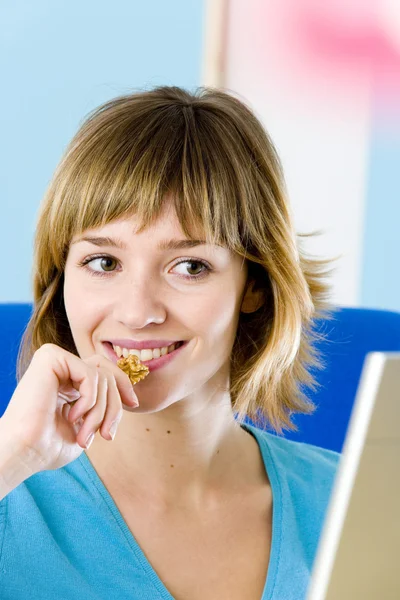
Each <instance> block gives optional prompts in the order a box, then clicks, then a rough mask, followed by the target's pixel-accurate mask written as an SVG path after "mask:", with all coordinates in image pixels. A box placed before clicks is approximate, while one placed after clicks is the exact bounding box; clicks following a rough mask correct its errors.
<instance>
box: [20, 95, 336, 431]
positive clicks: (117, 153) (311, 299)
mask: <svg viewBox="0 0 400 600" xmlns="http://www.w3.org/2000/svg"><path fill="white" fill-rule="evenodd" d="M170 192H172V193H173V203H174V206H175V210H176V214H177V216H178V218H179V222H180V224H181V227H182V230H183V232H184V233H185V235H186V236H187V237H189V238H191V237H192V228H193V226H199V225H201V226H202V228H203V231H204V235H205V239H206V241H207V243H209V244H215V243H220V244H222V245H224V246H226V247H227V248H229V249H230V250H232V251H233V252H236V253H238V254H239V255H240V256H242V257H243V259H244V260H247V261H248V282H249V281H254V282H255V287H254V290H262V291H263V294H264V296H263V297H264V301H263V304H262V306H261V307H260V308H258V310H256V311H255V312H252V313H240V318H239V323H238V329H237V335H236V339H235V342H234V346H233V349H232V354H231V368H230V389H229V391H230V394H231V401H232V408H233V410H234V411H235V412H236V413H237V419H238V420H239V422H242V421H243V419H244V418H245V417H248V418H250V419H251V420H252V421H253V422H254V423H255V424H256V425H258V426H263V422H265V418H266V419H267V421H268V422H269V425H270V426H271V427H272V428H273V429H274V430H275V431H276V432H277V433H282V428H287V429H289V430H296V427H295V425H294V424H293V423H292V422H291V419H290V416H291V414H292V413H312V412H313V411H314V409H315V406H314V405H313V403H312V402H311V401H310V400H309V399H308V398H307V396H306V394H305V393H304V391H303V389H302V387H303V386H308V387H309V388H310V389H313V390H314V389H315V388H316V386H317V383H316V381H315V379H314V377H313V375H312V374H311V372H310V369H311V368H321V367H322V366H323V363H322V360H321V356H320V355H319V353H318V352H317V350H316V348H315V347H314V342H315V341H316V340H317V339H320V338H321V334H319V333H317V331H316V329H315V327H314V325H315V320H316V319H319V318H330V312H329V311H330V310H332V307H329V305H328V303H327V298H328V289H329V288H328V286H327V285H326V283H324V281H323V278H324V277H325V276H326V275H329V274H330V273H331V271H324V269H325V267H326V265H328V264H329V263H330V262H331V259H329V260H315V259H311V258H310V257H306V256H305V255H304V253H303V252H302V251H301V248H300V244H299V243H298V242H296V234H295V232H294V228H293V223H292V217H291V214H290V209H289V206H288V200H287V194H286V190H285V184H284V176H283V172H282V166H281V163H280V160H279V157H278V155H277V152H276V149H275V148H274V145H273V143H272V141H271V139H270V137H269V135H268V133H267V132H266V131H265V130H264V129H263V127H262V125H261V123H260V122H259V120H258V119H257V118H256V116H255V115H254V114H253V112H252V111H251V110H250V109H249V108H248V107H247V106H246V105H245V104H244V103H243V102H242V101H240V100H239V99H237V98H236V97H234V96H233V94H232V93H226V92H223V91H220V90H217V89H211V88H204V87H202V88H198V89H197V90H196V91H195V92H194V93H189V92H188V91H186V90H183V89H181V88H178V87H167V86H162V87H158V88H155V89H153V90H150V91H141V92H139V93H132V94H127V95H124V96H120V97H117V98H115V99H112V100H111V101H108V102H106V103H105V104H103V105H101V106H100V107H98V108H97V109H95V110H94V111H92V112H91V113H90V114H89V116H88V117H87V118H86V120H85V121H84V122H83V124H82V126H81V127H80V129H79V130H78V132H77V133H76V135H75V136H74V138H73V139H72V141H71V142H70V144H69V145H68V147H67V149H66V151H65V153H64V156H63V157H62V159H61V161H60V163H59V165H58V167H57V169H56V171H55V173H54V176H53V178H52V180H51V182H50V184H49V187H48V189H47V191H46V194H45V197H44V199H43V201H42V204H41V207H40V211H39V216H38V222H37V228H36V233H35V239H34V262H33V294H34V306H33V312H32V316H31V318H30V321H29V323H28V325H27V328H26V330H25V333H24V335H23V338H22V341H21V346H20V351H19V355H18V366H17V378H18V381H19V380H20V378H21V377H22V376H23V374H24V372H25V371H26V369H27V368H28V366H29V363H30V361H31V359H32V356H33V354H34V352H35V351H36V350H37V349H38V348H39V347H40V346H41V345H42V344H44V343H46V342H50V343H54V344H57V345H59V346H61V347H62V348H65V349H66V350H68V351H69V352H72V353H74V354H75V355H77V356H78V352H77V349H76V347H75V344H74V341H73V337H72V334H71V330H70V327H69V323H68V319H67V316H66V312H65V307H64V300H63V277H64V267H65V262H66V258H67V254H68V249H69V245H70V243H71V240H72V238H73V236H74V235H76V234H81V233H82V232H83V231H85V230H86V229H91V228H97V227H103V226H104V225H106V224H107V223H110V222H112V221H114V220H116V219H120V218H122V217H130V216H133V215H135V216H136V217H137V218H138V219H139V221H138V222H139V223H140V228H139V230H138V233H140V232H141V231H143V230H144V229H145V228H146V227H147V226H148V225H150V224H152V223H153V222H154V221H155V220H156V219H157V217H158V215H159V214H160V212H161V210H162V208H163V201H164V199H165V196H166V195H167V194H169V193H170ZM310 235H315V234H310Z"/></svg>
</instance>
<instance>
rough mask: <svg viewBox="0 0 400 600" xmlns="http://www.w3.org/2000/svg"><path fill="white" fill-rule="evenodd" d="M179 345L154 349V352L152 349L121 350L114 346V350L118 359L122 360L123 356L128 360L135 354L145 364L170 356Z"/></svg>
mask: <svg viewBox="0 0 400 600" xmlns="http://www.w3.org/2000/svg"><path fill="white" fill-rule="evenodd" d="M177 345H178V344H171V345H170V346H164V347H163V348H154V349H153V350H151V349H150V348H146V349H145V350H134V349H132V350H128V349H127V348H121V347H120V346H114V345H113V348H114V352H115V354H116V355H117V356H118V358H121V356H123V357H124V358H128V356H129V355H130V354H134V355H135V356H137V357H138V359H139V360H140V361H142V362H143V361H146V360H152V359H153V358H160V356H165V355H166V354H169V353H170V352H172V351H173V350H175V348H176V346H177Z"/></svg>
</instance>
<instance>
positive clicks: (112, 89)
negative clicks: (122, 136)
mask: <svg viewBox="0 0 400 600" xmlns="http://www.w3.org/2000/svg"><path fill="white" fill-rule="evenodd" d="M204 16H205V15H204V2H203V0H143V1H142V2H139V1H138V0H114V1H113V2H112V3H111V2H101V1H100V0H98V1H94V0H85V1H84V2H78V1H77V0H69V1H68V2H63V1H61V0H58V1H57V2H54V0H47V1H45V0H35V1H32V0H13V2H6V3H2V4H0V31H1V35H0V72H1V79H2V95H1V101H0V102H1V111H0V113H1V123H0V125H1V142H0V164H1V168H0V190H1V196H0V203H1V212H2V219H1V220H0V254H1V256H2V257H3V261H2V263H3V264H2V274H1V284H0V302H31V301H32V294H31V268H32V247H33V246H32V244H33V233H34V229H35V222H36V216H37V211H38V207H39V204H40V201H41V199H42V197H43V194H44V192H45V190H46V187H47V185H48V183H49V181H50V179H51V176H52V174H53V171H54V169H55V168H56V166H57V163H58V161H59V159H60V158H61V155H62V152H63V150H64V148H65V146H66V145H67V144H68V142H69V140H70V139H71V138H72V136H73V135H74V133H75V132H76V130H77V128H78V127H79V124H80V123H81V122H82V120H83V119H84V117H85V115H86V114H87V113H88V112H89V111H90V110H92V109H93V108H95V107H96V106H98V105H99V104H101V103H102V102H105V101H106V100H108V99H110V98H113V97H115V96H118V95H121V94H125V93H129V92H130V91H134V90H135V89H136V88H150V87H153V86H155V85H164V84H167V85H179V86H183V87H186V88H189V89H192V88H194V87H196V86H198V85H200V83H201V82H200V76H201V59H202V51H203V48H202V44H203V29H204Z"/></svg>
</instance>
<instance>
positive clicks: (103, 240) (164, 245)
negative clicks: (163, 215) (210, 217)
mask: <svg viewBox="0 0 400 600" xmlns="http://www.w3.org/2000/svg"><path fill="white" fill-rule="evenodd" d="M78 242H89V243H90V244H94V245H95V246H111V247H112V248H119V249H120V250H127V246H126V244H125V243H124V242H123V241H122V240H119V239H118V238H117V239H113V238H111V237H102V236H89V235H85V236H83V237H80V238H79V239H77V240H75V241H74V242H72V244H77V243H78ZM72 244H71V245H72ZM206 244H207V242H205V241H204V240H162V241H161V242H160V243H159V245H158V249H159V250H163V251H165V250H181V249H183V248H194V247H195V246H203V245H206ZM217 245H219V244H217Z"/></svg>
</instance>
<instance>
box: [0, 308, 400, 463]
mask: <svg viewBox="0 0 400 600" xmlns="http://www.w3.org/2000/svg"><path fill="white" fill-rule="evenodd" d="M31 313H32V304H0V327H1V331H2V334H3V335H2V338H3V344H2V345H1V347H0V417H1V416H2V415H3V413H4V411H5V410H6V407H7V404H8V402H9V401H10V398H11V396H12V395H13V393H14V390H15V387H16V385H17V382H16V361H17V354H18V349H19V345H20V341H21V337H22V334H23V332H24V330H25V327H26V325H27V323H28V321H29V318H30V315H31ZM317 329H318V330H319V331H321V332H323V333H324V334H325V335H326V340H324V341H323V342H319V343H317V348H318V349H319V350H320V351H321V352H322V354H323V359H324V362H325V364H326V367H325V369H324V370H321V371H319V370H317V371H315V372H314V375H315V377H316V379H317V381H318V383H319V384H320V387H319V389H318V390H317V391H315V392H311V391H309V390H307V395H308V397H309V398H310V399H311V400H312V401H313V402H314V404H316V406H317V410H316V411H315V412H314V414H313V415H295V416H294V417H293V422H294V423H295V424H296V426H297V427H298V431H297V432H285V437H286V438H287V439H292V440H295V441H300V442H307V443H309V444H315V445H317V446H321V447H323V448H328V449H331V450H336V451H337V452H340V451H341V450H342V447H343V442H344V438H345V435H346V430H347V425H348V422H349V418H350V414H351V410H352V407H353V403H354V399H355V395H356V391H357V386H358V383H359V380H360V375H361V371H362V366H363V363H364V360H365V357H366V355H367V354H368V353H369V352H375V351H378V352H379V351H383V352H390V351H397V352H399V351H400V313H397V312H391V311H385V310H373V309H362V308H340V309H337V311H335V313H334V319H333V320H332V321H320V322H319V323H318V324H317ZM246 422H248V423H252V421H251V420H250V419H246Z"/></svg>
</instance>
